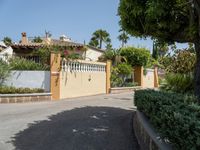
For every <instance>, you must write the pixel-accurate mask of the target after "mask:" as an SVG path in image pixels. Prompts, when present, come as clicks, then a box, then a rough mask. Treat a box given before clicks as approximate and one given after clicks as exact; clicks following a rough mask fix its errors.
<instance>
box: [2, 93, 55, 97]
mask: <svg viewBox="0 0 200 150" xmlns="http://www.w3.org/2000/svg"><path fill="white" fill-rule="evenodd" d="M26 96H51V93H29V94H0V97H26Z"/></svg>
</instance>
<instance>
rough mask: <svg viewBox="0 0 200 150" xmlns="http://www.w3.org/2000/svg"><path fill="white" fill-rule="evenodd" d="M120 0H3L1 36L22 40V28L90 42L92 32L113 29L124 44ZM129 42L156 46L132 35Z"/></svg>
mask: <svg viewBox="0 0 200 150" xmlns="http://www.w3.org/2000/svg"><path fill="white" fill-rule="evenodd" d="M118 3H119V0H0V18H1V21H0V40H2V39H3V37H5V36H8V37H11V38H12V39H13V41H15V42H18V41H19V40H20V38H21V32H26V33H27V36H28V37H34V36H44V32H45V30H47V31H50V32H51V33H52V36H53V38H58V37H59V36H60V35H62V34H65V35H67V36H69V37H71V38H72V39H73V40H74V41H76V42H80V43H83V41H84V40H85V41H86V42H89V40H90V38H91V35H92V33H93V32H94V31H95V30H97V29H105V30H107V31H108V32H109V33H110V36H111V39H112V44H113V47H114V48H118V47H119V46H120V42H119V41H118V39H117V36H118V35H119V32H118V31H119V24H118V22H119V17H118V16H117V8H118ZM128 45H134V46H140V47H146V48H149V49H152V41H151V40H150V39H148V40H141V39H136V38H131V39H130V40H129V42H128Z"/></svg>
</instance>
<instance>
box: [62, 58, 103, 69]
mask: <svg viewBox="0 0 200 150" xmlns="http://www.w3.org/2000/svg"><path fill="white" fill-rule="evenodd" d="M61 65H62V66H61V67H62V71H65V72H68V71H70V72H105V71H106V64H104V63H97V62H94V63H91V62H88V63H87V62H86V61H68V60H62V62H61Z"/></svg>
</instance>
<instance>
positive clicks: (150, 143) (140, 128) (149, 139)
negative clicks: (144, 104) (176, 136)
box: [133, 111, 172, 150]
mask: <svg viewBox="0 0 200 150" xmlns="http://www.w3.org/2000/svg"><path fill="white" fill-rule="evenodd" d="M133 128H134V132H135V135H136V138H137V140H138V143H139V145H140V148H141V150H172V147H171V145H169V144H167V143H165V142H164V141H163V140H161V139H160V137H159V135H158V134H157V133H156V132H155V130H154V129H153V127H152V125H151V124H150V123H149V121H148V119H147V118H146V117H145V116H144V115H143V113H141V112H139V111H137V112H135V113H134V117H133Z"/></svg>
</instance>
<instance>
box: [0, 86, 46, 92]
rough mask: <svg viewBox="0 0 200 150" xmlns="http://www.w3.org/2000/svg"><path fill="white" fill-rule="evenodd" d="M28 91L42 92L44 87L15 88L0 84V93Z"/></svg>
mask: <svg viewBox="0 0 200 150" xmlns="http://www.w3.org/2000/svg"><path fill="white" fill-rule="evenodd" d="M28 93H44V89H38V88H34V89H30V88H15V87H10V86H0V94H28Z"/></svg>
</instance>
